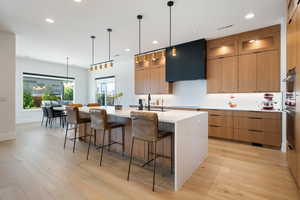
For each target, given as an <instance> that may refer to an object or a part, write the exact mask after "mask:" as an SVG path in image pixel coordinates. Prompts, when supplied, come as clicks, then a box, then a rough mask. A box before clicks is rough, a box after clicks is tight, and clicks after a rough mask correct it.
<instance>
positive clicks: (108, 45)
mask: <svg viewBox="0 0 300 200" xmlns="http://www.w3.org/2000/svg"><path fill="white" fill-rule="evenodd" d="M108 61H110V31H108Z"/></svg>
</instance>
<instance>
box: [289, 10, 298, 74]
mask: <svg viewBox="0 0 300 200" xmlns="http://www.w3.org/2000/svg"><path fill="white" fill-rule="evenodd" d="M296 19H297V18H296V14H294V15H293V16H291V18H289V20H288V22H287V49H286V51H287V70H289V69H292V68H295V67H296V62H297V61H296V59H297V55H296V54H297V24H296Z"/></svg>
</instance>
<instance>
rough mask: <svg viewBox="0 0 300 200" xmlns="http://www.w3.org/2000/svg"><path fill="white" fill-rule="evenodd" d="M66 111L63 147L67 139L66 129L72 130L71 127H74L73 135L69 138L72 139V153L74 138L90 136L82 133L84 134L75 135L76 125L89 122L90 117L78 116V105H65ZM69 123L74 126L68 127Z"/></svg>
mask: <svg viewBox="0 0 300 200" xmlns="http://www.w3.org/2000/svg"><path fill="white" fill-rule="evenodd" d="M66 113H67V127H66V134H65V142H64V149H65V148H66V141H67V135H68V131H69V130H72V129H75V137H74V138H71V140H74V143H73V153H74V152H75V145H76V139H80V138H85V137H88V136H90V135H84V136H79V137H77V129H78V126H79V125H80V124H87V123H90V122H91V120H90V118H86V117H80V115H79V109H78V107H72V106H67V107H66ZM70 124H71V125H73V126H74V128H72V129H69V125H70Z"/></svg>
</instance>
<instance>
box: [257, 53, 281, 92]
mask: <svg viewBox="0 0 300 200" xmlns="http://www.w3.org/2000/svg"><path fill="white" fill-rule="evenodd" d="M279 63H280V62H279V52H278V51H266V52H261V53H258V54H257V91H258V92H279V91H280V67H279Z"/></svg>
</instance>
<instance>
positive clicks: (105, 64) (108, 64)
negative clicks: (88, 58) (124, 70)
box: [89, 28, 113, 71]
mask: <svg viewBox="0 0 300 200" xmlns="http://www.w3.org/2000/svg"><path fill="white" fill-rule="evenodd" d="M107 32H108V60H107V61H104V62H101V63H96V64H95V39H96V37H95V36H91V39H92V64H91V66H90V68H89V70H90V71H94V70H101V69H104V68H108V67H113V60H112V59H111V39H110V38H111V36H110V34H111V32H112V29H111V28H108V29H107Z"/></svg>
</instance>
